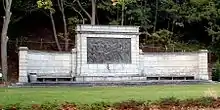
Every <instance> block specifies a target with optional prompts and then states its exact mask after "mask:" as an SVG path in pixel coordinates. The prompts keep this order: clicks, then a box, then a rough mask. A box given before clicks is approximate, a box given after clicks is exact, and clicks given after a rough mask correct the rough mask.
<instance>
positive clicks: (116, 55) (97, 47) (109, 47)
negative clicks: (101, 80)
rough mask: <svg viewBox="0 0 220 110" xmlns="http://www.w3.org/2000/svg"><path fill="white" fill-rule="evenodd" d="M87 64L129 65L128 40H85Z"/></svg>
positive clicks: (90, 38)
mask: <svg viewBox="0 0 220 110" xmlns="http://www.w3.org/2000/svg"><path fill="white" fill-rule="evenodd" d="M87 63H88V64H119V63H125V64H128V63H131V39H130V38H100V37H99V38H94V37H88V38H87Z"/></svg>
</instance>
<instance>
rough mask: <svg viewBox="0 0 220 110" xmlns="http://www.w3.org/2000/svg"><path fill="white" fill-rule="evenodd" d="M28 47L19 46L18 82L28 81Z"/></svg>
mask: <svg viewBox="0 0 220 110" xmlns="http://www.w3.org/2000/svg"><path fill="white" fill-rule="evenodd" d="M27 58H28V48H27V47H20V48H19V79H18V82H19V83H28V73H27V66H28V59H27Z"/></svg>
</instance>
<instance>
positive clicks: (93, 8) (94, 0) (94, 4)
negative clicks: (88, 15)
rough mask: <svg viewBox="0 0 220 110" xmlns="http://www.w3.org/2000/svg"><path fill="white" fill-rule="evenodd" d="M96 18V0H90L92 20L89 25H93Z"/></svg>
mask: <svg viewBox="0 0 220 110" xmlns="http://www.w3.org/2000/svg"><path fill="white" fill-rule="evenodd" d="M95 20H96V0H92V21H91V25H95Z"/></svg>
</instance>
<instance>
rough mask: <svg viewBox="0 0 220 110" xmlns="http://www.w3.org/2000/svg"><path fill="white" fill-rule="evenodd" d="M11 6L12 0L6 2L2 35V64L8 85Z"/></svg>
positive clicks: (4, 77)
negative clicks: (8, 33)
mask: <svg viewBox="0 0 220 110" xmlns="http://www.w3.org/2000/svg"><path fill="white" fill-rule="evenodd" d="M11 4H12V0H5V16H4V18H3V20H4V21H3V27H2V33H1V64H2V73H3V79H4V81H5V82H6V83H7V81H8V78H7V76H8V62H7V59H8V57H7V43H8V36H7V32H8V25H9V23H10V19H11V11H10V10H11Z"/></svg>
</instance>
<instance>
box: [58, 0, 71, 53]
mask: <svg viewBox="0 0 220 110" xmlns="http://www.w3.org/2000/svg"><path fill="white" fill-rule="evenodd" d="M57 1H58V5H59V8H60V11H61V13H62V17H63V27H64V39H65V51H68V48H69V39H68V32H67V24H66V16H65V12H64V7H63V0H57Z"/></svg>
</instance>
